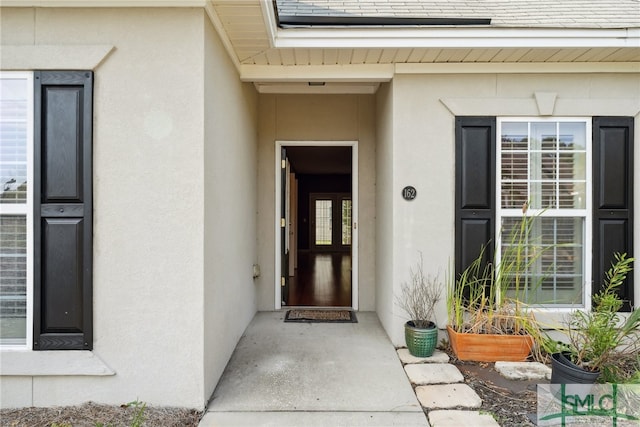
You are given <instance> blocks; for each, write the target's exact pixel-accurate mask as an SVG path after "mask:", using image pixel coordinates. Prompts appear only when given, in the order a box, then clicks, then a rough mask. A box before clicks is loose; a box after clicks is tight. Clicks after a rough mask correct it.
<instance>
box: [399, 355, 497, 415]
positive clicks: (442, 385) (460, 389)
mask: <svg viewBox="0 0 640 427" xmlns="http://www.w3.org/2000/svg"><path fill="white" fill-rule="evenodd" d="M397 352H398V357H399V358H400V361H401V362H402V364H403V365H404V370H405V372H406V374H407V377H408V378H409V381H411V383H412V384H413V385H414V386H416V387H415V389H414V390H415V392H416V397H417V398H418V401H419V402H420V405H421V406H422V407H423V408H424V409H426V410H427V411H428V412H427V418H428V420H429V424H430V425H432V426H438V427H441V426H442V427H446V426H455V427H459V426H465V425H467V426H478V427H500V424H498V422H497V421H496V420H495V419H494V418H493V417H492V416H491V415H490V414H483V413H480V411H472V410H460V408H466V409H477V408H480V406H481V405H482V399H481V398H480V396H478V394H477V393H476V392H475V391H474V390H473V389H472V388H471V387H469V386H468V385H467V384H463V383H462V382H463V381H464V377H463V375H462V373H461V372H460V370H459V369H458V368H457V367H456V366H454V365H451V364H449V363H448V362H449V356H448V355H447V354H446V353H444V352H441V351H437V350H436V352H434V354H433V356H431V357H414V356H412V355H411V354H409V351H408V350H407V349H406V348H401V349H398V350H397ZM451 408H457V409H456V410H453V409H451Z"/></svg>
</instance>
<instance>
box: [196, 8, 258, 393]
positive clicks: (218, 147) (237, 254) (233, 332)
mask: <svg viewBox="0 0 640 427" xmlns="http://www.w3.org/2000/svg"><path fill="white" fill-rule="evenodd" d="M203 23H204V25H205V46H204V55H205V120H204V126H205V141H204V170H205V174H204V186H205V187H204V203H205V204H204V301H203V302H204V382H205V383H204V387H205V397H206V398H209V397H210V396H211V394H212V393H213V390H214V388H215V385H216V384H217V382H218V379H219V378H220V376H221V375H222V372H223V370H224V368H225V366H226V364H227V362H228V360H229V358H230V357H231V353H232V352H233V349H234V348H235V345H236V343H237V342H238V339H239V338H240V336H241V335H242V333H243V332H244V329H245V328H246V326H247V324H248V323H249V322H250V321H251V319H252V318H253V315H254V314H255V312H256V307H257V298H256V292H255V289H256V283H255V282H254V280H253V268H252V267H253V264H256V263H257V262H258V259H257V252H258V251H257V242H258V234H257V230H256V219H257V214H256V211H257V187H258V182H257V179H256V169H257V166H258V158H257V151H258V144H257V142H258V140H257V113H258V110H257V98H258V97H257V92H256V91H255V89H254V87H253V85H251V84H249V83H241V82H240V80H239V78H238V73H237V71H236V69H235V67H234V66H233V64H232V63H231V61H230V60H229V58H228V55H227V54H226V52H225V50H224V48H223V46H222V44H221V43H220V40H219V38H218V36H217V34H216V32H215V30H214V28H213V27H212V25H211V23H210V21H209V19H208V18H207V17H206V16H204V17H203Z"/></svg>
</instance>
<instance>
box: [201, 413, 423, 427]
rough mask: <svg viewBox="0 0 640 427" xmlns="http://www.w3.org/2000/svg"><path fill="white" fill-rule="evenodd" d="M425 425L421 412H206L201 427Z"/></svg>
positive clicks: (392, 426)
mask: <svg viewBox="0 0 640 427" xmlns="http://www.w3.org/2000/svg"><path fill="white" fill-rule="evenodd" d="M220 426H228V427H246V426H256V427H257V426H273V427H327V426H352V427H361V426H362V427H376V426H379V427H396V426H397V427H426V426H428V424H427V417H426V415H425V414H424V412H339V413H337V412H207V413H206V414H205V416H204V417H203V418H202V420H201V421H200V427H220Z"/></svg>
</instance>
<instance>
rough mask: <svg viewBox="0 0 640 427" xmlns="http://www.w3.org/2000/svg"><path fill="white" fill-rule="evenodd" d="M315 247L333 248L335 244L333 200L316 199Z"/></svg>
mask: <svg viewBox="0 0 640 427" xmlns="http://www.w3.org/2000/svg"><path fill="white" fill-rule="evenodd" d="M314 205H315V206H314V216H315V224H316V225H315V242H314V243H315V246H331V245H332V244H333V238H332V235H333V200H323V199H316V200H315V204H314Z"/></svg>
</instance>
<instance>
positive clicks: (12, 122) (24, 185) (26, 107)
mask: <svg viewBox="0 0 640 427" xmlns="http://www.w3.org/2000/svg"><path fill="white" fill-rule="evenodd" d="M32 217H33V74H32V73H31V72H0V345H1V346H2V347H3V348H11V347H16V348H30V345H31V342H32V333H33V328H32V319H33V303H32V300H33V273H32V272H33V224H32V223H33V221H32Z"/></svg>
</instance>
